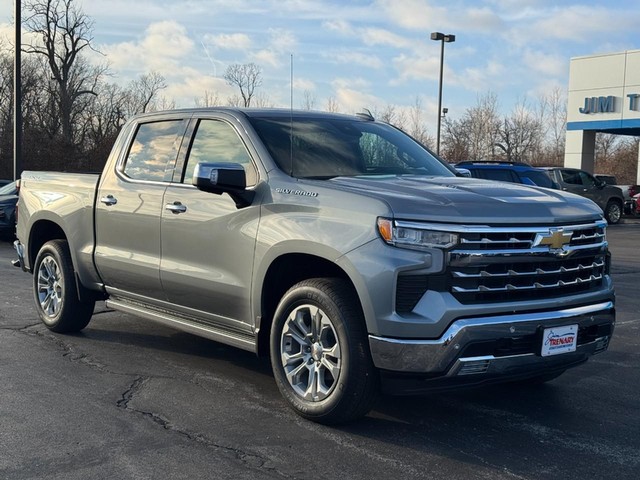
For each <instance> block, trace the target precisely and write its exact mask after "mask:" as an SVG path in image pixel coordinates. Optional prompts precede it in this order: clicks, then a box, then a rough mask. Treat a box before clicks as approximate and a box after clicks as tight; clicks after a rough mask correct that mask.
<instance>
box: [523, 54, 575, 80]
mask: <svg viewBox="0 0 640 480" xmlns="http://www.w3.org/2000/svg"><path fill="white" fill-rule="evenodd" d="M522 60H523V62H524V65H525V66H526V67H527V68H529V69H531V70H533V71H534V72H536V73H542V74H543V75H545V76H547V77H556V78H557V77H565V76H566V75H567V74H568V72H569V63H568V62H567V59H566V58H565V57H564V56H561V55H552V54H545V53H543V52H541V51H537V50H526V51H525V52H524V54H523V55H522Z"/></svg>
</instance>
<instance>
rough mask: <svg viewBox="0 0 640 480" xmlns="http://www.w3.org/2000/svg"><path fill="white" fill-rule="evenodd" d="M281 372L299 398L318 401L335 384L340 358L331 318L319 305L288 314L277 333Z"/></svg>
mask: <svg viewBox="0 0 640 480" xmlns="http://www.w3.org/2000/svg"><path fill="white" fill-rule="evenodd" d="M280 357H281V360H282V366H283V368H284V373H285V375H286V377H287V380H288V381H289V384H290V385H291V387H292V388H293V390H294V391H295V392H296V394H298V395H299V396H300V397H301V398H303V399H304V400H307V401H311V402H319V401H321V400H324V399H325V398H327V397H328V396H329V395H330V394H331V392H332V391H333V389H334V388H335V386H336V385H337V383H338V377H339V376H340V369H341V367H342V359H341V353H340V343H339V342H338V335H337V334H336V331H335V328H334V326H333V323H332V321H331V319H330V318H329V317H328V316H327V315H326V314H325V313H324V312H323V311H322V310H321V309H319V308H318V307H315V306H313V305H308V304H307V305H301V306H299V307H296V308H295V309H294V310H293V311H292V312H291V313H290V314H289V316H288V317H287V319H286V320H285V323H284V327H283V329H282V335H281V336H280Z"/></svg>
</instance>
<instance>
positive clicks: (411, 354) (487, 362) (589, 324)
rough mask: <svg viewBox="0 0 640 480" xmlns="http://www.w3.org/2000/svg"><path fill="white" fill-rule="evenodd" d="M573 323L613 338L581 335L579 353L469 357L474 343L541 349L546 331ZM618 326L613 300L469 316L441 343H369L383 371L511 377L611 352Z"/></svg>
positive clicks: (378, 339) (373, 339)
mask: <svg viewBox="0 0 640 480" xmlns="http://www.w3.org/2000/svg"><path fill="white" fill-rule="evenodd" d="M572 324H578V325H579V328H580V329H581V330H582V331H585V329H589V328H591V329H598V328H599V327H601V326H602V327H605V328H604V329H605V330H608V334H607V335H602V336H599V337H596V338H593V339H592V340H590V341H588V342H584V341H583V342H582V343H581V341H580V334H579V336H578V346H577V349H576V352H572V353H565V354H561V355H554V356H549V357H542V356H540V351H539V349H535V351H529V352H526V353H520V354H516V355H504V356H496V355H477V354H473V355H468V354H467V353H466V351H469V349H468V347H470V346H472V345H478V344H482V343H485V344H486V343H490V342H492V341H501V342H513V341H516V342H517V341H519V340H521V339H527V338H528V339H532V338H535V337H537V336H539V338H540V343H539V344H538V346H541V340H542V329H544V328H549V327H556V326H563V325H572ZM614 324H615V309H614V305H613V302H612V301H607V302H602V303H599V304H596V305H588V306H583V307H575V308H568V309H564V310H556V311H549V312H537V313H521V314H513V315H500V316H494V317H481V318H465V319H462V320H457V321H455V322H453V324H451V326H450V327H449V328H448V329H447V331H446V332H445V333H444V335H442V337H440V338H439V339H436V340H413V339H394V338H385V337H378V336H375V335H370V336H369V345H370V348H371V355H372V358H373V362H374V364H375V366H376V367H377V368H379V369H382V370H387V371H392V372H401V373H418V374H429V375H432V376H434V377H443V376H448V377H451V376H463V375H477V374H487V375H492V374H495V375H505V374H506V375H508V374H517V373H523V372H527V371H532V370H533V371H535V370H537V369H540V370H545V369H548V368H550V367H553V368H556V369H557V368H559V367H561V366H562V365H563V364H566V365H567V367H569V366H572V364H578V363H581V362H582V361H584V360H586V359H587V358H588V357H589V356H591V355H594V354H596V353H600V352H601V351H604V350H606V349H607V347H608V344H609V338H610V336H611V333H612V332H613V326H614ZM607 326H608V327H610V328H606V327H607Z"/></svg>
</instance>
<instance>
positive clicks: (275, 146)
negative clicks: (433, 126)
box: [250, 117, 455, 178]
mask: <svg viewBox="0 0 640 480" xmlns="http://www.w3.org/2000/svg"><path fill="white" fill-rule="evenodd" d="M250 120H251V123H252V124H253V127H254V128H255V130H256V132H257V133H258V135H259V136H260V138H261V140H262V141H263V143H264V144H265V145H266V147H267V149H268V150H269V153H270V154H271V156H272V157H273V159H274V160H275V161H276V163H277V164H278V166H279V167H280V169H281V170H283V171H284V172H287V173H288V174H290V175H292V176H293V177H297V178H332V177H337V176H362V175H428V176H448V177H454V176H455V174H454V173H453V172H452V171H451V170H449V169H448V168H447V167H446V166H445V165H443V164H442V162H440V161H439V160H438V159H436V158H435V157H434V156H433V155H432V154H431V153H430V152H429V151H428V150H426V149H425V148H424V147H423V146H422V145H420V144H419V143H417V142H415V141H414V140H413V139H412V138H411V137H409V136H408V135H405V134H404V133H402V132H401V131H399V130H397V129H395V128H393V127H391V126H389V125H386V124H381V123H374V122H369V121H361V120H355V119H354V120H351V119H333V118H323V117H315V118H314V117H305V118H302V119H301V118H299V117H297V118H294V119H293V122H291V121H290V120H289V119H287V118H282V117H277V118H269V117H260V118H251V119H250ZM292 140H293V144H292Z"/></svg>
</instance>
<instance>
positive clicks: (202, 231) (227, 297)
mask: <svg viewBox="0 0 640 480" xmlns="http://www.w3.org/2000/svg"><path fill="white" fill-rule="evenodd" d="M194 122H195V125H194V126H193V127H194V129H195V133H194V135H193V139H192V142H191V144H190V146H189V152H188V155H187V158H186V161H185V164H184V167H183V168H182V175H179V174H178V173H179V172H176V177H175V180H176V181H175V182H174V183H172V184H171V185H169V186H168V187H167V189H166V191H165V194H164V200H163V202H162V204H163V206H162V223H161V232H162V245H161V248H162V261H161V269H160V276H161V281H162V285H163V287H164V290H165V293H166V296H167V299H168V300H169V301H170V302H171V303H173V304H175V305H176V306H179V307H182V308H183V310H184V311H185V312H186V313H189V312H191V313H193V314H195V315H196V316H198V317H199V318H200V319H207V318H208V319H211V320H212V321H214V322H215V323H217V324H218V325H219V324H224V325H225V326H227V327H228V328H234V329H240V330H249V325H250V324H251V310H250V291H251V277H252V269H253V260H254V250H255V244H256V234H257V229H258V221H259V216H260V206H259V198H258V196H257V197H256V199H255V200H254V203H253V205H250V206H248V207H245V208H242V209H238V208H237V207H236V204H235V202H234V201H233V200H232V199H231V198H230V197H229V195H227V194H222V195H215V194H212V193H207V192H203V191H200V190H198V189H197V188H196V187H194V186H193V185H192V184H191V180H192V177H193V172H194V169H195V166H196V164H197V163H198V162H231V163H240V164H242V166H243V167H244V169H245V173H246V177H247V185H248V186H249V188H253V187H255V186H256V184H257V183H258V170H257V168H256V163H255V162H254V157H255V153H254V151H253V150H252V149H251V146H250V144H249V141H248V139H247V138H246V137H245V136H244V134H243V133H242V131H243V129H242V128H240V126H239V125H237V124H235V122H234V121H233V120H232V119H226V118H225V117H224V116H221V117H216V116H213V115H211V116H209V117H207V118H201V119H198V120H194ZM193 310H196V311H199V312H202V313H196V312H193ZM208 314H210V315H208Z"/></svg>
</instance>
